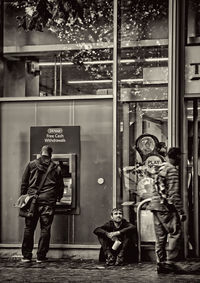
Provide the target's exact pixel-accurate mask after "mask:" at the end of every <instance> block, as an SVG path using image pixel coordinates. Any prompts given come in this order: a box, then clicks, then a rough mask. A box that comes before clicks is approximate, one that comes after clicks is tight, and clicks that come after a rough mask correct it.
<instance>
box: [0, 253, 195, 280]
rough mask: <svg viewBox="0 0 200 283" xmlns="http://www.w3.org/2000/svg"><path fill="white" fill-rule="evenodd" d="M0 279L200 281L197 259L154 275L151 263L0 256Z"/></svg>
mask: <svg viewBox="0 0 200 283" xmlns="http://www.w3.org/2000/svg"><path fill="white" fill-rule="evenodd" d="M0 282H14V283H15V282H20V283H22V282H31V283H34V282H49V283H50V282H56V283H61V282H62V283H63V282H70V283H72V282H87V283H90V282H105V283H108V282H115V283H118V282H126V283H135V282H136V283H137V282H141V283H142V282H155V283H157V282H159V283H160V282H167V283H171V282H176V283H181V282H187V283H191V282H198V283H199V282H200V262H199V261H197V260H196V261H187V262H182V263H179V264H178V265H177V270H176V272H172V273H169V274H157V271H156V266H155V263H147V262H144V263H140V264H138V263H133V264H128V265H125V266H114V267H113V266H112V267H106V266H105V265H104V264H99V263H98V262H97V261H93V260H81V259H76V260H75V259H72V258H68V259H49V260H48V262H45V263H36V262H35V261H34V260H33V261H32V262H31V263H22V262H21V261H20V259H19V258H7V259H1V258H0Z"/></svg>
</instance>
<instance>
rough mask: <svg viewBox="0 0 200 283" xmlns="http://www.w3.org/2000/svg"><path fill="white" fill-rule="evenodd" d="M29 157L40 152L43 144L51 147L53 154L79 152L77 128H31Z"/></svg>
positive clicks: (78, 132)
mask: <svg viewBox="0 0 200 283" xmlns="http://www.w3.org/2000/svg"><path fill="white" fill-rule="evenodd" d="M30 138H31V141H30V142H31V157H33V155H35V154H37V153H39V152H40V149H41V147H42V146H43V145H44V144H48V145H50V146H52V148H53V152H54V153H62V154H63V153H65V154H66V153H76V154H79V152H80V127H79V126H46V127H31V129H30Z"/></svg>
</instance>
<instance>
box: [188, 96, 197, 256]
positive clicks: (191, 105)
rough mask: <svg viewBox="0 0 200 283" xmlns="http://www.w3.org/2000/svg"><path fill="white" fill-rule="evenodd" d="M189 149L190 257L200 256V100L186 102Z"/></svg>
mask: <svg viewBox="0 0 200 283" xmlns="http://www.w3.org/2000/svg"><path fill="white" fill-rule="evenodd" d="M186 114H187V119H186V122H187V129H188V131H187V134H188V137H187V139H185V141H184V142H187V147H186V148H187V149H188V161H187V162H188V191H187V194H188V218H189V219H188V248H189V255H191V256H197V257H199V256H200V215H199V212H200V210H199V209H200V208H199V191H200V189H199V186H200V99H199V98H198V99H197V98H195V99H191V100H187V101H186Z"/></svg>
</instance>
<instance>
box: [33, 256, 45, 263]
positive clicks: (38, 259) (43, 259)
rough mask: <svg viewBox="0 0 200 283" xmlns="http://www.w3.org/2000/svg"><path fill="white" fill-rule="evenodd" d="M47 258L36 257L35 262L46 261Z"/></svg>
mask: <svg viewBox="0 0 200 283" xmlns="http://www.w3.org/2000/svg"><path fill="white" fill-rule="evenodd" d="M47 260H48V258H47V257H45V258H37V259H36V262H37V263H43V262H47Z"/></svg>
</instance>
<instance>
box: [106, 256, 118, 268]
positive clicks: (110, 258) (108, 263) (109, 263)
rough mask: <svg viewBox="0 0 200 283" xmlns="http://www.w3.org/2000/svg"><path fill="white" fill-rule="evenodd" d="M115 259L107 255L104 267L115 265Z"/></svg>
mask: <svg viewBox="0 0 200 283" xmlns="http://www.w3.org/2000/svg"><path fill="white" fill-rule="evenodd" d="M115 260H116V259H115V257H114V256H113V255H109V256H108V257H107V259H106V265H108V266H112V265H115Z"/></svg>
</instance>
